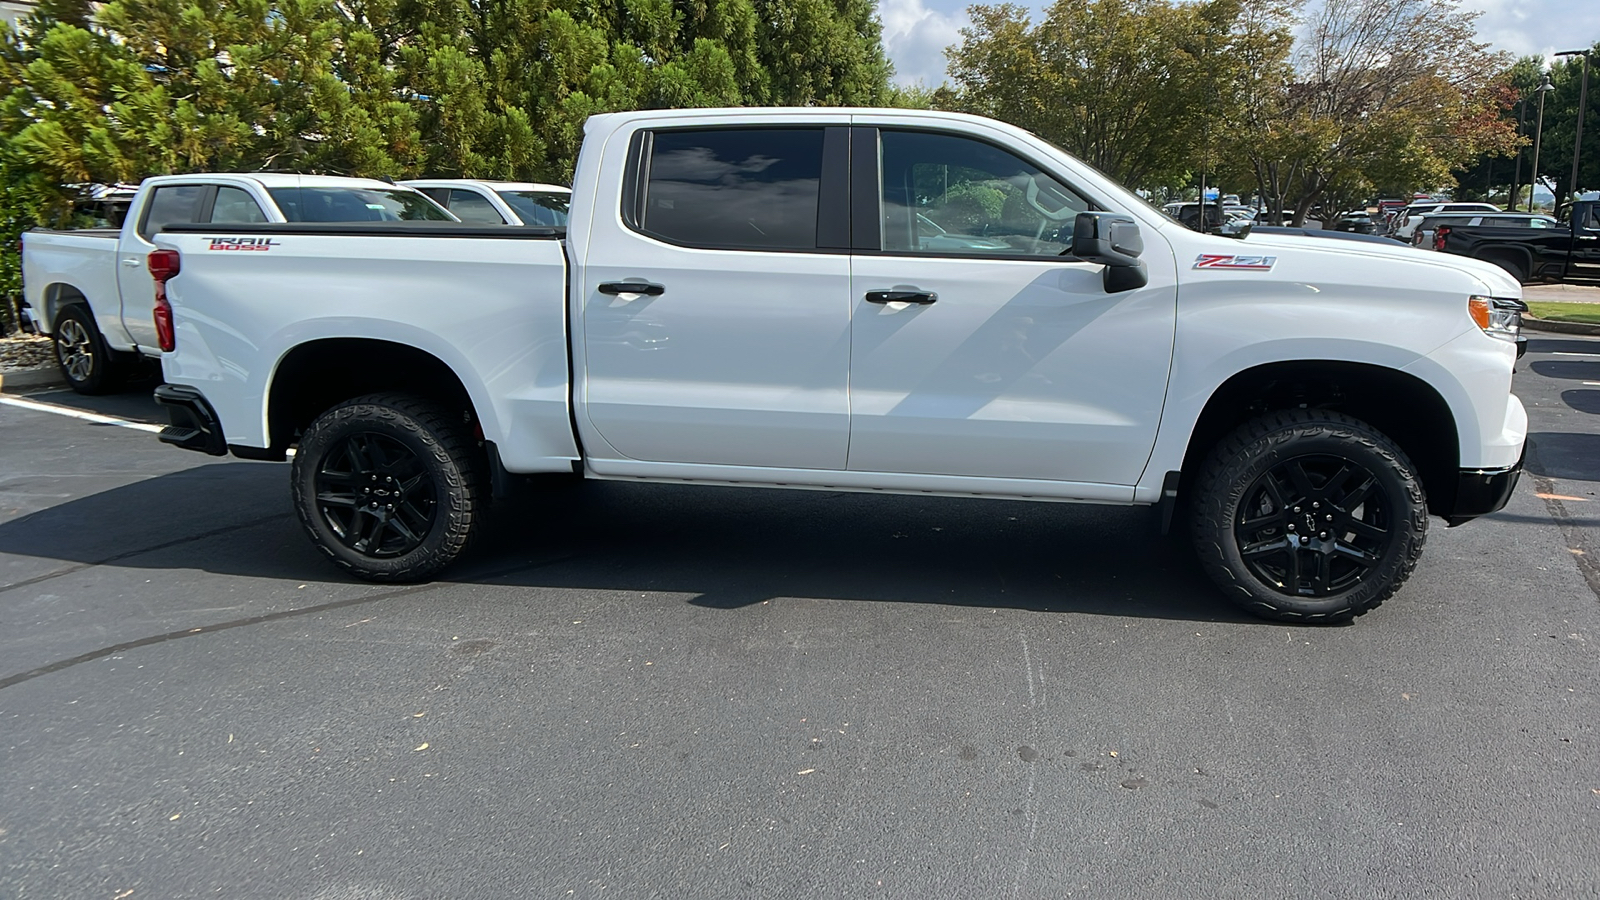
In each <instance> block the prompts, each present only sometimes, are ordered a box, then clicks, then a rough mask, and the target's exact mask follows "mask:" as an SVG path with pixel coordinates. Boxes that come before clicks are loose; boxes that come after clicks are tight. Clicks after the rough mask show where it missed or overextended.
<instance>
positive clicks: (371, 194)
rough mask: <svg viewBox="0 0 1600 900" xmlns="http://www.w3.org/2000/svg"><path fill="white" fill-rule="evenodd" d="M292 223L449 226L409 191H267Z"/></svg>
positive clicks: (434, 209) (439, 213) (447, 218)
mask: <svg viewBox="0 0 1600 900" xmlns="http://www.w3.org/2000/svg"><path fill="white" fill-rule="evenodd" d="M267 193H269V194H271V195H272V200H273V202H274V203H276V204H278V209H279V210H280V211H281V212H282V213H283V217H284V218H285V219H287V220H288V221H290V222H417V221H422V222H448V221H450V220H451V219H450V214H449V213H446V212H445V211H444V210H443V209H441V208H440V207H439V206H438V205H437V204H435V203H433V201H431V200H429V199H428V198H427V197H425V196H423V195H422V194H420V193H418V192H417V191H413V190H410V189H409V188H353V187H286V188H272V189H270V190H268V191H267Z"/></svg>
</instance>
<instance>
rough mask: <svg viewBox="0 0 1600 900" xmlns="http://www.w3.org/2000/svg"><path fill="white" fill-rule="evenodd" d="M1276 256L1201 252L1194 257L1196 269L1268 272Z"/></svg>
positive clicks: (1276, 259) (1275, 262)
mask: <svg viewBox="0 0 1600 900" xmlns="http://www.w3.org/2000/svg"><path fill="white" fill-rule="evenodd" d="M1277 262H1278V258H1277V257H1276V256H1229V255H1228V254H1226V253H1202V254H1200V255H1199V256H1198V257H1196V258H1195V261H1194V267H1195V268H1196V269H1249V270H1250V271H1253V272H1270V271H1272V267H1273V266H1274V265H1275V264H1277Z"/></svg>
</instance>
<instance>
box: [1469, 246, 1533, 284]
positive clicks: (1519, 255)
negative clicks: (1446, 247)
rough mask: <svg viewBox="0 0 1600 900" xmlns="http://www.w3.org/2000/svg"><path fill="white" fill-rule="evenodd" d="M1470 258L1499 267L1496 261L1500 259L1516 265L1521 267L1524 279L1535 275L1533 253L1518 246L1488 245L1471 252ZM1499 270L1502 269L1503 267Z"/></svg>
mask: <svg viewBox="0 0 1600 900" xmlns="http://www.w3.org/2000/svg"><path fill="white" fill-rule="evenodd" d="M1472 256H1473V258H1474V259H1479V260H1482V261H1483V262H1486V263H1493V264H1495V265H1499V263H1498V262H1496V260H1502V259H1503V260H1508V261H1510V262H1514V263H1517V264H1518V265H1520V266H1522V273H1523V277H1524V278H1533V277H1534V275H1535V274H1536V273H1535V272H1534V271H1533V251H1532V250H1529V249H1528V248H1527V247H1523V246H1520V245H1518V244H1489V245H1488V246H1485V247H1479V248H1478V249H1477V250H1476V251H1474V252H1473V254H1472ZM1501 268H1504V266H1502V267H1501Z"/></svg>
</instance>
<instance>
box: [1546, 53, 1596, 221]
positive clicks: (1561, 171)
mask: <svg viewBox="0 0 1600 900" xmlns="http://www.w3.org/2000/svg"><path fill="white" fill-rule="evenodd" d="M1591 49H1592V52H1593V54H1594V55H1593V58H1592V59H1591V61H1590V63H1589V109H1588V112H1587V114H1586V115H1585V117H1584V120H1583V147H1582V149H1581V150H1580V151H1579V154H1578V191H1579V193H1580V194H1582V193H1584V192H1587V191H1593V190H1600V44H1596V45H1595V46H1594V47H1593V48H1591ZM1582 79H1583V60H1582V59H1581V58H1578V57H1568V58H1565V59H1561V60H1557V61H1556V63H1555V65H1553V66H1551V67H1550V82H1551V85H1552V86H1553V87H1554V88H1555V90H1553V91H1551V92H1550V93H1549V94H1548V95H1547V96H1546V97H1545V101H1544V102H1545V106H1544V144H1543V146H1542V147H1541V149H1540V152H1539V174H1540V176H1541V177H1543V178H1544V180H1545V181H1544V183H1545V185H1546V186H1547V187H1549V188H1550V189H1551V190H1553V191H1554V192H1555V195H1556V205H1557V207H1558V208H1559V207H1564V206H1565V205H1566V203H1567V201H1568V199H1569V197H1570V196H1571V188H1572V149H1573V147H1572V145H1573V142H1574V139H1575V138H1576V137H1577V123H1578V115H1577V114H1578V95H1579V93H1580V87H1581V82H1582Z"/></svg>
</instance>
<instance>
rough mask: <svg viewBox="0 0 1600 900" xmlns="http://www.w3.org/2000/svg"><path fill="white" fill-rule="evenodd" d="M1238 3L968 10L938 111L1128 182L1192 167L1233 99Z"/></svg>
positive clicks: (1068, 3)
mask: <svg viewBox="0 0 1600 900" xmlns="http://www.w3.org/2000/svg"><path fill="white" fill-rule="evenodd" d="M1239 11H1240V4H1239V2H1238V0H1202V2H1199V3H1192V4H1189V3H1174V2H1169V0H1056V2H1055V3H1054V4H1053V5H1051V6H1050V7H1049V9H1047V10H1046V11H1045V15H1044V19H1043V21H1041V22H1039V23H1038V24H1034V23H1033V22H1032V21H1031V20H1030V18H1029V15H1028V11H1027V10H1026V9H1024V8H1023V7H1020V6H1016V5H1012V4H1009V3H1006V4H1001V5H997V6H974V7H972V8H971V9H970V10H969V15H970V16H971V18H972V25H971V26H970V27H968V28H964V29H962V32H961V34H962V43H961V44H960V45H958V46H956V47H952V48H951V49H950V50H949V51H948V54H949V57H950V75H951V79H952V80H953V81H954V89H953V90H946V91H945V92H944V93H943V94H941V95H940V96H938V97H937V98H936V99H937V102H938V103H939V105H942V106H946V107H952V108H957V109H962V110H966V111H970V112H975V113H980V114H983V115H988V116H993V117H995V118H998V119H1004V120H1005V121H1008V122H1011V123H1013V124H1016V125H1019V126H1021V127H1023V128H1027V129H1029V130H1030V131H1033V132H1034V133H1036V134H1038V135H1040V136H1041V137H1044V138H1045V139H1046V140H1049V141H1052V142H1053V143H1055V144H1057V145H1059V146H1061V147H1063V148H1064V149H1066V150H1068V151H1069V152H1071V153H1073V154H1074V155H1076V156H1078V157H1079V158H1081V159H1083V160H1085V161H1086V162H1089V163H1090V164H1092V165H1094V166H1096V167H1098V168H1099V169H1101V170H1103V171H1105V172H1106V173H1107V174H1109V175H1111V176H1112V177H1114V178H1117V179H1118V180H1120V181H1123V182H1125V183H1128V184H1133V185H1139V186H1150V185H1154V184H1164V183H1167V182H1170V181H1173V180H1176V179H1180V178H1182V177H1183V176H1184V175H1185V174H1186V173H1187V172H1188V171H1190V170H1191V169H1192V168H1193V166H1194V164H1195V162H1196V154H1197V153H1198V152H1200V150H1201V149H1202V147H1203V146H1204V145H1205V143H1206V140H1205V139H1206V136H1207V134H1208V132H1209V131H1210V130H1211V129H1212V128H1213V127H1214V126H1216V125H1218V124H1220V119H1221V117H1220V116H1219V110H1220V109H1221V107H1222V106H1224V105H1226V104H1227V103H1229V102H1230V101H1231V99H1232V91H1231V90H1230V88H1229V84H1228V77H1229V75H1230V74H1231V71H1232V68H1233V66H1232V65H1231V63H1229V62H1228V60H1227V54H1228V51H1229V45H1230V42H1231V37H1232V36H1231V32H1232V27H1233V23H1234V21H1235V19H1236V18H1237V16H1238V15H1239Z"/></svg>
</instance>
